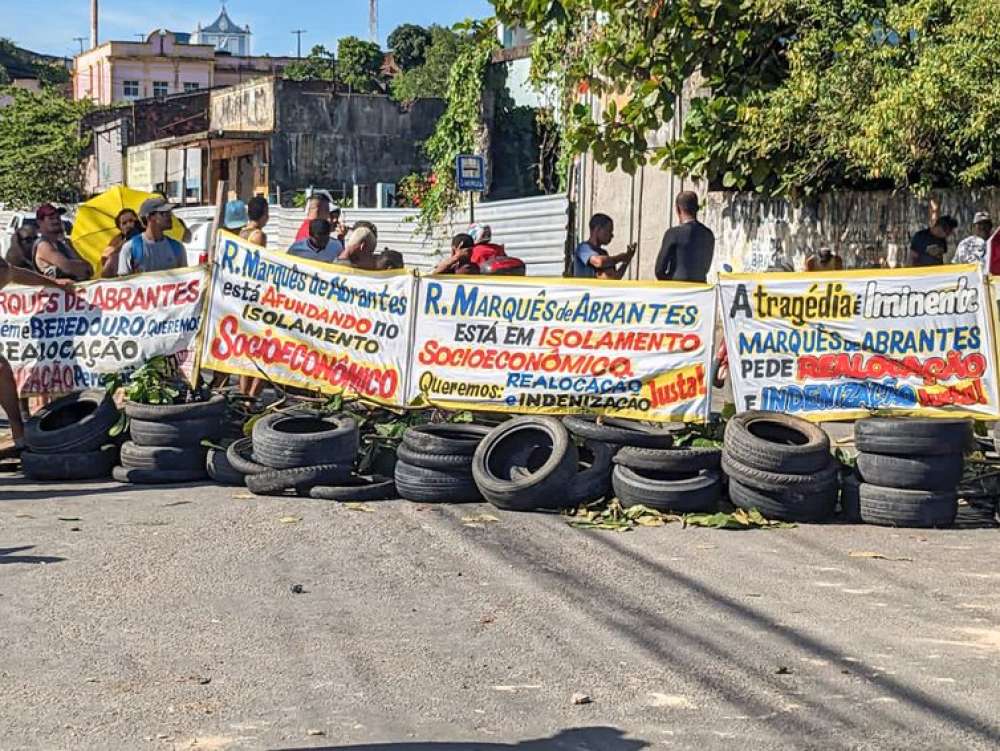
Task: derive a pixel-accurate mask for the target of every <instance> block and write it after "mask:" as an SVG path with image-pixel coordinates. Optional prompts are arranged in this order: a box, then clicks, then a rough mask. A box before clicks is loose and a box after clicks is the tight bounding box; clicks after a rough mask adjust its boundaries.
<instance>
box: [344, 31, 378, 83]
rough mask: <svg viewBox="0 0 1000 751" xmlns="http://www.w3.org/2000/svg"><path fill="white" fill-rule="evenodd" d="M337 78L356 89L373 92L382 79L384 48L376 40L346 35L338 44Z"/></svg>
mask: <svg viewBox="0 0 1000 751" xmlns="http://www.w3.org/2000/svg"><path fill="white" fill-rule="evenodd" d="M337 58H338V61H339V63H338V66H337V79H338V80H339V81H340V82H342V83H345V84H347V85H348V86H350V87H351V88H352V89H353V90H354V91H360V92H365V93H373V92H375V91H378V90H379V88H380V86H381V81H382V60H383V55H382V50H381V49H380V48H379V46H378V45H377V44H375V43H374V42H366V41H364V40H362V39H358V38H357V37H344V38H342V39H341V40H340V42H339V43H338V44H337Z"/></svg>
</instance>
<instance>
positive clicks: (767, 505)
mask: <svg viewBox="0 0 1000 751" xmlns="http://www.w3.org/2000/svg"><path fill="white" fill-rule="evenodd" d="M729 500H730V501H732V503H733V505H734V506H737V507H739V508H741V509H744V510H746V511H750V510H751V509H757V510H758V511H759V512H760V513H761V514H763V516H764V518H765V519H773V520H777V521H786V522H821V521H825V520H827V519H829V518H830V517H831V516H833V513H834V510H835V509H836V507H837V484H836V483H833V484H830V485H825V486H820V487H817V488H815V489H814V490H813V491H812V492H800V493H795V494H792V493H790V492H789V491H787V490H784V491H782V492H780V493H775V492H774V491H769V490H760V489H758V488H753V487H750V486H749V485H744V484H743V483H742V482H740V481H739V480H736V479H734V478H733V477H732V475H730V477H729Z"/></svg>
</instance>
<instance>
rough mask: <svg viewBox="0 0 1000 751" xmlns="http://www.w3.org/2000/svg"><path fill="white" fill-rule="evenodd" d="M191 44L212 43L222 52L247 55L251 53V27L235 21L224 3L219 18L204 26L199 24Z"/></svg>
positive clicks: (192, 36)
mask: <svg viewBox="0 0 1000 751" xmlns="http://www.w3.org/2000/svg"><path fill="white" fill-rule="evenodd" d="M191 44H211V45H214V46H215V49H216V50H218V51H220V52H228V53H229V54H231V55H240V56H246V55H249V54H250V27H249V26H244V27H243V28H240V27H239V26H238V25H236V24H235V23H233V19H231V18H230V17H229V14H228V13H227V12H226V5H225V3H223V4H222V11H221V12H220V13H219V17H218V18H216V19H215V20H214V21H212V23H210V24H209V25H208V26H205V27H204V28H202V25H201V24H198V28H197V30H195V32H194V33H193V34H192V35H191Z"/></svg>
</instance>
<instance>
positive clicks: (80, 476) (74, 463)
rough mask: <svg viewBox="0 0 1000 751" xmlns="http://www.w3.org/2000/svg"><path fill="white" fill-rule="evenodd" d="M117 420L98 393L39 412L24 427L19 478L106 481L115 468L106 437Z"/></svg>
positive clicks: (84, 394) (62, 401)
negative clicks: (23, 445) (23, 443)
mask: <svg viewBox="0 0 1000 751" xmlns="http://www.w3.org/2000/svg"><path fill="white" fill-rule="evenodd" d="M119 418H120V414H119V412H118V408H117V407H115V403H114V401H112V399H111V396H110V395H109V394H108V393H107V392H106V391H103V390H96V389H95V390H91V391H78V392H76V393H73V394H69V395H68V396H64V397H62V398H61V399H57V400H56V401H54V402H52V403H51V404H49V405H48V406H46V407H43V408H42V409H41V410H39V411H38V412H37V413H36V414H35V415H34V416H33V417H32V418H31V419H30V420H28V422H27V423H26V424H25V426H24V442H25V446H26V447H27V450H26V451H24V452H23V453H22V454H21V468H22V470H23V471H24V474H25V476H26V477H28V478H29V479H31V480H43V481H50V480H96V479H99V478H103V477H109V476H110V475H111V468H112V467H114V466H115V464H117V463H118V447H117V446H116V445H114V444H113V441H112V440H111V438H110V437H109V433H110V430H111V428H113V427H114V426H115V424H116V423H117V422H118V420H119Z"/></svg>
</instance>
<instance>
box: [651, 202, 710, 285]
mask: <svg viewBox="0 0 1000 751" xmlns="http://www.w3.org/2000/svg"><path fill="white" fill-rule="evenodd" d="M674 210H675V211H676V212H677V222H678V224H677V226H676V227H671V228H670V229H668V230H667V231H666V232H665V233H664V235H663V242H662V243H661V244H660V253H659V255H657V257H656V270H655V273H656V278H657V279H659V280H660V281H671V282H699V283H701V284H704V283H705V282H706V281H707V279H708V270H709V269H710V268H712V257H713V256H714V255H715V235H714V234H713V233H712V230H710V229H709V228H708V227H706V226H705V225H704V224H702V223H701V222H699V221H698V195H697V194H696V193H694V192H692V191H690V190H685V191H682V192H681V193H678V194H677V198H676V200H675V201H674Z"/></svg>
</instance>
